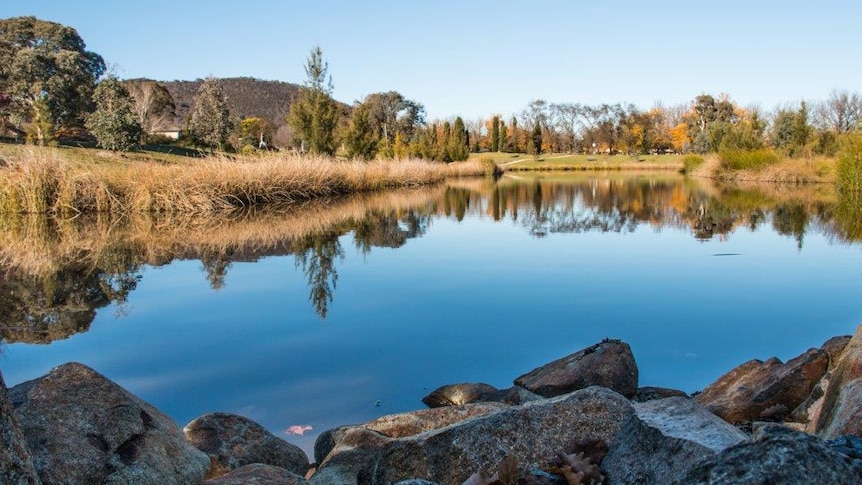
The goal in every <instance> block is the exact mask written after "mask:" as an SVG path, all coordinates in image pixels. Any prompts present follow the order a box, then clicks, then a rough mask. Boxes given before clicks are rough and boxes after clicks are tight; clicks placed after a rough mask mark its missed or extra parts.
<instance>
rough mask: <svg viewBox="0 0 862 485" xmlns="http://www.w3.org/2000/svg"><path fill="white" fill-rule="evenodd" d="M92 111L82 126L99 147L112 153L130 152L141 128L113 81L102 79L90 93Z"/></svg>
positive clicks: (128, 98) (130, 104)
mask: <svg viewBox="0 0 862 485" xmlns="http://www.w3.org/2000/svg"><path fill="white" fill-rule="evenodd" d="M93 102H94V103H95V105H96V110H95V111H93V113H92V114H90V116H88V117H87V121H86V123H85V126H86V127H87V130H89V131H90V133H91V134H92V135H93V136H94V137H96V142H97V143H98V144H99V146H100V147H102V148H105V149H108V150H114V151H117V150H119V151H128V150H131V149H132V148H134V147H135V146H136V145H137V143H138V141H139V140H140V137H141V125H140V123H139V122H138V117H137V116H136V115H135V112H134V101H133V100H132V97H131V96H130V95H129V92H128V91H127V90H126V88H125V87H124V86H123V85H122V84H121V83H120V82H119V81H117V78H115V77H109V78H107V79H103V80H102V81H101V82H100V83H99V85H98V86H96V90H95V92H94V93H93Z"/></svg>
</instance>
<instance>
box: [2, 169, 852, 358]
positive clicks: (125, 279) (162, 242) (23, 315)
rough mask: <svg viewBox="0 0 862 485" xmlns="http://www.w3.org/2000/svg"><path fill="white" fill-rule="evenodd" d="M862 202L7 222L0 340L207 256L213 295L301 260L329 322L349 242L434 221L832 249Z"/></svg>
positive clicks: (415, 204) (642, 180)
mask: <svg viewBox="0 0 862 485" xmlns="http://www.w3.org/2000/svg"><path fill="white" fill-rule="evenodd" d="M860 205H862V204H860V202H859V197H855V198H853V197H843V198H838V196H837V195H835V194H834V193H833V192H832V191H824V190H822V187H821V188H800V187H796V186H789V187H783V188H782V187H781V186H767V187H762V186H760V187H758V186H754V187H740V186H714V185H703V184H700V183H698V182H695V181H692V180H688V179H684V178H682V177H677V176H672V175H655V176H643V175H640V176H626V175H622V174H620V175H612V176H605V175H598V174H588V175H580V176H555V175H540V176H534V177H529V176H523V175H518V176H506V177H503V178H502V179H500V180H499V181H497V182H496V183H489V182H488V181H487V180H484V179H483V180H481V181H475V182H474V181H469V180H467V181H465V180H461V181H456V182H452V183H450V184H449V185H445V186H439V187H433V188H425V189H417V190H412V191H398V192H391V193H383V194H377V195H373V196H364V197H354V198H348V199H341V200H336V201H322V202H319V203H314V204H307V205H305V206H303V207H301V208H288V209H278V210H265V211H258V212H245V213H236V214H228V215H226V216H224V217H210V218H203V219H201V218H192V217H189V218H183V219H177V218H176V217H173V218H172V217H170V216H153V215H140V214H138V215H129V216H125V217H119V218H110V217H106V216H104V215H96V216H92V217H89V218H88V217H79V218H78V219H76V220H55V219H49V218H45V217H43V216H39V215H25V216H21V215H10V216H6V217H2V218H0V322H3V327H2V328H0V337H2V339H4V340H6V341H9V342H33V343H47V342H50V341H52V340H56V339H62V338H66V337H68V336H69V335H72V334H74V333H77V332H83V331H86V330H87V329H88V328H89V326H90V324H91V322H92V321H93V319H94V317H95V314H96V310H97V309H99V308H103V307H106V306H108V305H115V306H116V307H117V308H118V309H119V310H120V311H122V309H123V305H124V304H125V302H126V301H127V299H128V296H129V294H130V293H131V292H132V291H134V289H135V288H136V285H137V283H138V281H139V280H140V278H141V268H143V267H144V266H147V265H149V266H161V265H165V264H169V263H170V262H172V261H174V260H189V259H192V260H195V259H196V260H199V261H200V262H201V264H202V270H203V273H204V275H205V277H206V279H207V281H208V282H209V284H210V286H211V287H212V288H213V289H216V290H218V289H220V288H223V287H224V286H225V285H227V284H229V282H228V272H229V270H230V268H231V265H232V264H233V263H234V262H238V261H257V260H258V259H260V258H261V257H265V256H293V257H294V258H295V263H296V267H297V270H299V269H301V270H302V272H303V273H304V275H305V279H306V283H307V285H308V288H309V298H308V299H309V302H310V303H311V306H312V307H313V309H314V311H315V312H316V314H317V315H318V316H319V317H320V318H326V317H327V315H328V312H329V308H330V305H331V304H332V302H333V301H334V298H335V291H336V287H337V283H338V266H339V264H340V263H341V261H342V260H343V258H344V248H343V247H342V241H341V238H342V237H344V236H348V235H350V236H351V237H352V239H353V242H354V244H355V245H356V247H357V249H359V250H360V251H361V252H362V253H363V254H368V253H370V252H371V251H372V250H373V248H375V247H385V248H399V247H401V246H403V245H405V244H407V243H408V242H409V241H410V239H412V238H417V237H421V236H423V235H424V234H426V233H427V231H428V229H429V227H430V226H431V223H432V221H433V220H434V219H435V218H450V219H453V220H457V221H462V220H464V219H465V218H466V217H470V218H477V219H478V218H487V219H489V220H491V221H494V222H498V223H505V222H507V221H508V222H511V223H512V224H515V225H516V226H519V227H522V228H523V229H524V230H525V231H527V232H528V233H529V234H531V235H533V236H534V237H537V238H541V237H547V236H549V235H552V234H558V233H584V232H591V231H598V232H619V233H623V232H630V231H634V230H635V229H637V228H638V227H639V226H642V225H648V226H650V227H653V228H656V229H661V228H675V229H678V230H682V231H687V232H689V233H690V234H691V235H692V236H693V237H694V238H697V239H700V240H706V239H711V238H715V237H718V238H727V237H729V236H730V235H731V234H732V233H733V232H734V231H736V230H738V228H741V229H748V230H751V231H754V230H757V229H758V228H760V227H761V226H764V225H771V227H772V229H773V230H774V231H776V232H777V233H779V234H784V235H787V236H790V237H793V238H794V239H795V241H796V245H797V247H798V249H799V250H800V251H801V250H803V246H804V241H805V237H806V235H807V234H809V233H811V232H812V231H815V232H822V233H824V234H826V235H827V236H828V238H829V239H830V240H831V241H833V242H840V243H858V242H860V241H862V209H860Z"/></svg>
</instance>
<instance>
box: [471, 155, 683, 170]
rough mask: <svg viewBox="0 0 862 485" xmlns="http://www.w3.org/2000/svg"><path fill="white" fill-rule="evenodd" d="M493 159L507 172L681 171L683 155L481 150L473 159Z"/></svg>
mask: <svg viewBox="0 0 862 485" xmlns="http://www.w3.org/2000/svg"><path fill="white" fill-rule="evenodd" d="M473 157H476V158H481V159H488V158H491V159H493V160H494V161H496V162H497V164H499V165H500V167H501V168H502V169H503V170H506V171H522V170H523V171H532V170H538V171H541V170H680V169H682V167H683V156H682V155H639V156H632V155H580V154H577V155H574V154H565V153H543V154H541V155H527V154H523V153H478V154H473V155H472V156H471V158H473Z"/></svg>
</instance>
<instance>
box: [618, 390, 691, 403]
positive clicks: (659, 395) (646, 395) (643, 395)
mask: <svg viewBox="0 0 862 485" xmlns="http://www.w3.org/2000/svg"><path fill="white" fill-rule="evenodd" d="M668 397H688V394H686V393H684V392H683V391H680V390H677V389H668V388H666V387H639V388H638V390H637V391H635V395H634V397H632V401H634V402H647V401H652V400H654V399H664V398H668Z"/></svg>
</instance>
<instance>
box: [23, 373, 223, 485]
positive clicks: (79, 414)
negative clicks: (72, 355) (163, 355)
mask: <svg viewBox="0 0 862 485" xmlns="http://www.w3.org/2000/svg"><path fill="white" fill-rule="evenodd" d="M9 396H10V399H11V401H12V404H13V405H14V406H15V414H16V416H17V417H18V419H19V421H20V423H21V429H22V430H23V432H24V437H25V438H26V440H27V443H28V445H29V448H30V450H31V452H32V453H33V464H34V465H35V467H36V470H37V471H38V473H39V477H40V478H41V480H42V482H43V483H107V484H121V483H159V484H165V485H171V484H177V485H180V484H187V483H199V482H201V481H202V480H203V478H204V475H205V473H206V471H207V469H208V468H209V464H210V461H209V458H207V456H206V454H204V453H202V452H201V451H199V450H197V449H196V448H195V447H193V446H191V445H190V444H188V443H186V441H185V438H184V437H183V434H182V432H181V431H180V429H179V428H178V427H177V425H176V424H175V423H174V422H173V421H171V419H170V418H168V417H167V416H166V415H164V414H163V413H162V412H160V411H159V410H157V409H156V408H154V407H153V406H151V405H149V404H147V403H146V402H144V401H143V400H141V399H140V398H138V397H136V396H134V395H133V394H131V393H129V392H128V391H126V390H125V389H123V388H121V387H120V386H118V385H117V384H115V383H114V382H112V381H110V380H109V379H107V378H106V377H105V376H103V375H101V374H99V373H98V372H96V371H94V370H93V369H90V368H89V367H87V366H85V365H83V364H78V363H69V364H64V365H61V366H59V367H57V368H55V369H53V370H52V371H51V372H50V373H48V374H47V375H45V376H43V377H40V378H38V379H35V380H32V381H29V382H25V383H23V384H19V385H17V386H15V387H13V388H12V389H10V390H9Z"/></svg>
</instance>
